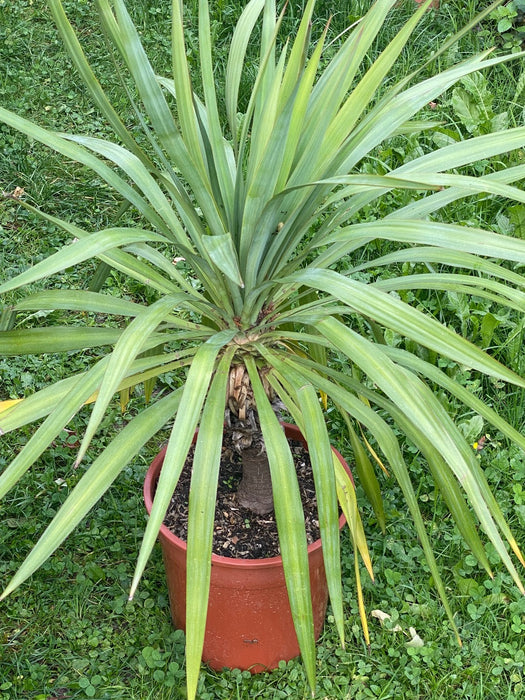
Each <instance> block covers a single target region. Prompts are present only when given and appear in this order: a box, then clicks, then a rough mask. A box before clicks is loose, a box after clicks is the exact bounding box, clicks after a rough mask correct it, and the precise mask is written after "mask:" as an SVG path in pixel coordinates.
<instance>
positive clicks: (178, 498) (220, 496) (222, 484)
mask: <svg viewBox="0 0 525 700" xmlns="http://www.w3.org/2000/svg"><path fill="white" fill-rule="evenodd" d="M289 444H290V449H291V451H292V454H293V456H294V459H295V466H296V470H297V476H298V481H299V487H300V492H301V500H302V503H303V510H304V514H305V524H306V537H307V541H308V544H311V543H312V542H315V540H317V539H319V537H320V534H319V521H318V517H317V500H316V497H315V489H314V479H313V473H312V466H311V463H310V458H309V456H308V452H307V451H306V450H305V448H304V446H303V445H302V443H300V442H297V441H295V440H289ZM192 463H193V447H192V449H191V451H190V453H189V455H188V458H187V460H186V465H185V467H184V469H183V471H182V473H181V476H180V479H179V483H178V484H177V488H176V490H175V493H174V494H173V497H172V499H171V503H170V505H169V507H168V512H167V513H166V517H165V519H164V524H165V525H166V526H167V527H168V528H169V529H170V530H171V531H172V532H173V533H174V534H175V535H177V537H180V538H181V539H183V540H186V539H187V535H188V495H189V491H190V480H191V465H192ZM241 477H242V464H241V458H240V456H239V454H238V453H237V452H235V451H234V450H233V449H232V448H231V447H230V446H229V445H227V444H226V445H223V449H222V457H221V466H220V472H219V484H218V491H217V505H216V509H215V529H214V534H213V552H214V553H215V554H220V555H221V556H223V557H234V558H238V559H264V558H266V557H275V556H277V555H278V554H280V551H279V539H278V536H277V525H276V522H275V516H274V513H273V511H272V512H271V513H269V514H268V515H264V516H260V515H256V514H255V513H252V512H251V511H250V510H248V509H247V508H243V507H242V506H240V505H239V504H238V503H237V497H236V493H235V492H236V489H237V485H238V484H239V482H240V480H241Z"/></svg>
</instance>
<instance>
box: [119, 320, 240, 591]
mask: <svg viewBox="0 0 525 700" xmlns="http://www.w3.org/2000/svg"><path fill="white" fill-rule="evenodd" d="M234 335H235V331H224V332H220V333H217V334H216V335H214V336H212V337H211V338H210V339H209V340H208V341H207V342H206V343H204V344H203V345H201V346H200V347H199V349H198V350H197V352H196V353H195V357H194V358H193V361H192V363H191V366H190V369H189V372H188V376H187V379H186V383H185V385H184V390H183V393H182V397H181V403H180V407H179V410H178V411H177V415H176V416H175V421H174V423H173V428H172V431H171V435H170V440H169V443H168V448H167V451H166V456H165V458H164V464H163V468H162V471H161V474H160V478H159V482H158V484H157V491H156V493H155V500H154V502H153V507H152V509H151V513H150V516H149V520H148V525H147V527H146V531H145V533H144V538H143V541H142V545H141V548H140V552H139V558H138V561H137V565H136V567H135V574H134V577H133V581H132V583H131V591H130V599H131V598H132V597H133V595H134V593H135V590H136V588H137V586H138V582H139V580H140V577H141V576H142V572H143V571H144V568H145V566H146V562H147V560H148V558H149V555H150V553H151V550H152V549H153V545H154V544H155V540H156V538H157V534H158V531H159V528H160V526H161V524H162V521H163V519H164V516H165V514H166V510H167V507H168V504H169V502H170V499H171V496H172V494H173V491H174V489H175V486H176V485H177V481H178V479H179V476H180V473H181V471H182V468H183V466H184V462H185V460H186V455H187V454H188V450H189V448H190V445H191V442H192V440H193V435H194V433H195V430H196V428H197V424H198V422H199V418H200V413H201V409H202V406H203V403H204V400H205V398H206V394H207V392H208V389H209V385H210V381H211V379H212V376H213V373H214V371H215V368H216V358H217V355H218V353H219V352H220V350H221V349H222V348H223V347H224V345H226V344H227V343H229V342H230V341H231V339H232V338H233V336H234Z"/></svg>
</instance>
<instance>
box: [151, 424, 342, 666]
mask: <svg viewBox="0 0 525 700" xmlns="http://www.w3.org/2000/svg"><path fill="white" fill-rule="evenodd" d="M284 428H285V432H286V435H287V437H288V438H291V439H294V440H301V441H303V442H304V440H303V438H302V435H301V433H300V432H299V429H298V428H297V427H296V426H293V425H289V424H284ZM332 449H333V450H334V452H335V454H336V455H337V457H338V459H339V460H340V461H341V462H342V463H343V464H344V465H345V467H346V469H347V470H348V471H349V469H348V466H347V465H346V463H345V462H344V460H343V458H342V457H341V455H340V454H339V453H338V452H337V450H335V449H334V448H332ZM165 452H166V450H165V449H164V450H163V451H162V452H160V453H159V454H158V455H157V457H156V458H155V459H154V460H153V462H152V463H151V466H150V468H149V470H148V472H147V475H146V480H145V482H144V501H145V504H146V509H147V511H148V513H150V512H151V505H152V502H153V496H154V493H155V488H156V484H157V481H158V477H159V474H160V470H161V467H162V463H163V460H164V455H165ZM339 524H340V527H343V525H344V524H345V519H344V516H341V518H340V520H339ZM159 539H160V543H161V546H162V553H163V558H164V564H165V567H166V578H167V582H168V591H169V598H170V607H171V616H172V619H173V623H174V625H175V627H176V628H177V629H185V628H186V542H184V541H183V540H181V539H180V538H179V537H177V536H176V535H174V534H173V533H172V532H171V531H170V530H169V529H168V528H167V527H166V526H165V525H162V526H161V529H160V533H159ZM308 557H309V563H310V584H311V590H312V605H313V610H314V627H315V635H316V639H317V638H318V636H319V635H320V633H321V630H322V628H323V624H324V619H325V615H326V606H327V602H328V587H327V583H326V576H325V570H324V564H323V555H322V548H321V540H317V541H316V542H314V543H313V544H311V545H310V546H309V547H308ZM299 653H300V651H299V644H298V642H297V636H296V634H295V629H294V626H293V622H292V615H291V612H290V604H289V602H288V594H287V591H286V583H285V579H284V572H283V567H282V559H281V557H280V556H278V557H271V558H268V559H233V558H230V557H221V556H218V555H216V554H213V555H212V571H211V584H210V597H209V603H208V616H207V621H206V635H205V639H204V650H203V654H202V659H203V661H204V662H205V663H207V664H208V665H209V666H210V667H211V668H213V669H216V670H220V669H222V668H224V667H228V668H240V669H242V670H249V671H251V672H252V673H258V672H261V671H265V670H269V669H272V668H276V667H277V666H278V664H279V661H281V660H282V659H284V660H287V661H288V660H290V659H293V658H294V657H296V656H298V655H299Z"/></svg>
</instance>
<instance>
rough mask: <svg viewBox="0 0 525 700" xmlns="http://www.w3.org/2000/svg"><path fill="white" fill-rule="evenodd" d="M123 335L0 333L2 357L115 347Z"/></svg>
mask: <svg viewBox="0 0 525 700" xmlns="http://www.w3.org/2000/svg"><path fill="white" fill-rule="evenodd" d="M121 334H122V329H120V328H96V327H93V328H82V327H75V326H54V327H52V328H28V329H27V330H15V331H3V332H0V356H2V355H3V356H4V357H16V356H17V355H41V354H42V353H46V352H69V351H71V350H85V349H87V348H97V347H100V346H102V345H113V344H114V343H116V342H117V341H118V339H119V338H120V336H121Z"/></svg>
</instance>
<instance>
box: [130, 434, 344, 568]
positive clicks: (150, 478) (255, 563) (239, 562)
mask: <svg viewBox="0 0 525 700" xmlns="http://www.w3.org/2000/svg"><path fill="white" fill-rule="evenodd" d="M282 425H283V427H284V428H285V429H291V430H293V431H294V432H295V431H297V432H298V433H299V434H300V432H299V428H298V427H297V426H296V425H293V424H291V423H282ZM166 450H167V447H163V448H162V449H161V450H160V452H159V453H158V454H157V455H156V457H155V458H154V459H153V461H152V462H151V464H150V466H149V467H148V471H147V473H146V477H145V479H144V489H143V494H144V504H145V506H146V511H147V513H148V516H149V515H150V513H151V507H152V505H153V497H152V496H153V492H154V488H155V486H156V482H157V480H158V477H159V474H160V470H161V468H162V464H163V462H164V456H165V454H166ZM332 451H333V452H334V454H335V455H336V457H337V458H338V459H339V461H340V462H341V463H342V464H343V465H345V466H346V468H347V469H348V471H349V472H350V468H349V467H348V465H347V463H346V461H345V460H344V459H343V457H342V455H341V454H340V453H339V451H338V450H336V448H335V447H332ZM345 524H346V518H345V516H344V514H342V515H341V516H340V518H339V530H342V528H343V527H344V525H345ZM159 535H160V536H162V537H163V538H165V539H167V540H168V541H170V542H171V543H172V544H174V545H176V546H177V547H179V548H180V549H182V550H184V551H186V550H187V543H186V541H185V540H183V539H181V538H180V537H178V536H177V535H175V534H174V533H173V532H172V531H171V530H170V529H169V528H168V527H167V526H166V525H164V523H162V524H161V526H160V530H159ZM321 547H322V541H321V539H320V538H319V539H318V540H315V542H312V543H311V544H309V545H308V547H307V551H308V554H310V553H312V552H315V551H317V550H318V549H320V548H321ZM211 560H212V562H213V563H214V564H218V565H221V566H240V567H242V568H245V569H248V568H253V569H263V568H267V567H271V566H275V565H276V564H281V563H282V557H281V555H277V556H275V557H265V558H262V559H242V558H237V557H225V556H222V555H221V554H215V553H212V555H211Z"/></svg>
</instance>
